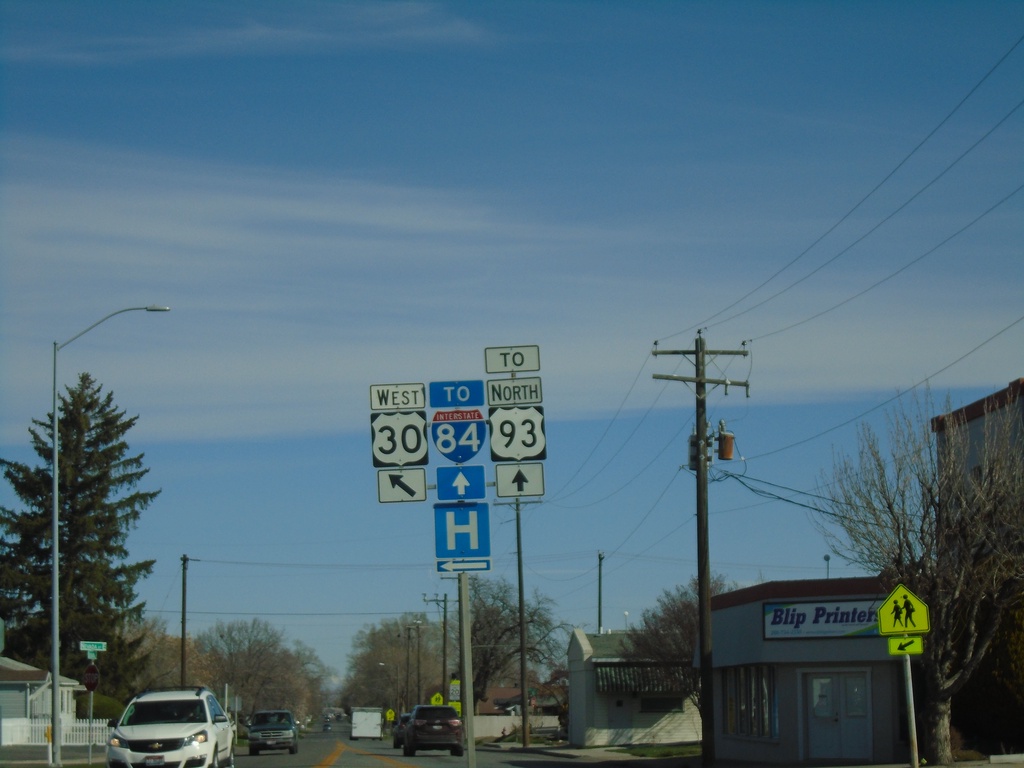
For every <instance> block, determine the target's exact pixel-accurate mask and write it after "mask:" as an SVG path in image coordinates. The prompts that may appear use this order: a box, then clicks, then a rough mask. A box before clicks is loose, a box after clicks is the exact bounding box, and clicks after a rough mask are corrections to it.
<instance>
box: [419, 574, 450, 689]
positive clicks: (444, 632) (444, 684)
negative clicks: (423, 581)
mask: <svg viewBox="0 0 1024 768" xmlns="http://www.w3.org/2000/svg"><path fill="white" fill-rule="evenodd" d="M423 602H424V603H433V604H434V605H443V606H444V613H443V614H442V616H443V618H442V621H441V688H442V690H441V695H442V696H444V698H445V701H447V700H448V688H449V685H448V681H449V679H450V678H449V677H448V593H447V592H445V593H444V599H443V600H442V599H441V598H439V597H438V596H437V593H436V592H435V593H434V596H433V597H427V595H426V593H424V594H423Z"/></svg>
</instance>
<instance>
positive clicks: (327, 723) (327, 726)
mask: <svg viewBox="0 0 1024 768" xmlns="http://www.w3.org/2000/svg"><path fill="white" fill-rule="evenodd" d="M324 730H325V731H329V730H331V724H330V723H329V722H327V721H326V720H324Z"/></svg>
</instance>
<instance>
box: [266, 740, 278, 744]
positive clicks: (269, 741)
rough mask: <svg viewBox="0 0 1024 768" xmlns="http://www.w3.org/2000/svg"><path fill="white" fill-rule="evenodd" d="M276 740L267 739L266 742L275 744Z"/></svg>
mask: <svg viewBox="0 0 1024 768" xmlns="http://www.w3.org/2000/svg"><path fill="white" fill-rule="evenodd" d="M276 743H277V742H276V741H274V740H273V739H267V744H276Z"/></svg>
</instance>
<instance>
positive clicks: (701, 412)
mask: <svg viewBox="0 0 1024 768" xmlns="http://www.w3.org/2000/svg"><path fill="white" fill-rule="evenodd" d="M693 347H694V348H693V349H685V350H660V349H658V348H657V346H655V349H654V350H653V351H652V352H651V354H653V355H686V356H688V357H692V358H693V363H694V370H695V373H696V375H695V376H692V377H690V376H674V375H670V374H661V373H656V374H654V378H655V379H667V380H669V381H685V382H688V383H691V384H693V385H694V388H695V392H696V401H697V402H696V409H697V413H696V435H695V437H696V441H697V456H696V466H695V467H694V469H695V471H696V473H697V611H698V615H699V625H700V710H701V712H700V717H701V754H702V761H703V764H704V765H707V766H710V765H714V763H715V674H714V667H713V666H712V647H711V560H710V552H709V545H708V464H709V462H710V460H711V455H710V444H711V441H712V440H713V436H712V435H709V434H708V414H707V386H708V384H711V385H715V386H724V387H725V392H726V394H728V393H729V387H730V386H731V385H738V386H741V387H744V388H745V389H746V390H747V397H750V384H749V383H748V382H746V381H731V380H729V379H711V378H708V377H707V357H708V356H713V357H718V356H724V355H741V356H743V357H746V356H747V355H748V354H749V353H748V351H747V350H746V349H743V350H709V349H707V348H706V344H705V341H704V337H703V336H702V335H701V334H700V333H698V334H697V338H696V339H695V340H694V343H693ZM730 449H731V443H730ZM729 458H732V455H731V453H730V454H729Z"/></svg>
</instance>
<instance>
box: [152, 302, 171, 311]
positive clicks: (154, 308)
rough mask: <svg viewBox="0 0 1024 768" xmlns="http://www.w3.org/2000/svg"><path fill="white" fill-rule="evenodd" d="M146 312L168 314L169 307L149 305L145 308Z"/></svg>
mask: <svg viewBox="0 0 1024 768" xmlns="http://www.w3.org/2000/svg"><path fill="white" fill-rule="evenodd" d="M146 311H147V312H170V311H171V308H170V307H161V306H160V305H159V304H150V305H149V306H148V307H146Z"/></svg>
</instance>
